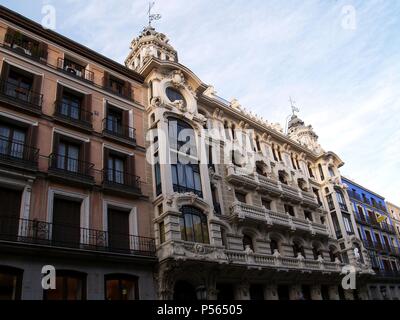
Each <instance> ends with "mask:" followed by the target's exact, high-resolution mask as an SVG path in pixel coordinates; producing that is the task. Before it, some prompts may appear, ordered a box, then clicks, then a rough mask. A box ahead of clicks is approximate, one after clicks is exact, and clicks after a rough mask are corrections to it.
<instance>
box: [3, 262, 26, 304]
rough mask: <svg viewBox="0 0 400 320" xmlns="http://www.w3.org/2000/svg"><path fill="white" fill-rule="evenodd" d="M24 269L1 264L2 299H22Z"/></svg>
mask: <svg viewBox="0 0 400 320" xmlns="http://www.w3.org/2000/svg"><path fill="white" fill-rule="evenodd" d="M22 274H23V270H20V269H17V268H11V267H3V266H0V300H20V299H21V288H22Z"/></svg>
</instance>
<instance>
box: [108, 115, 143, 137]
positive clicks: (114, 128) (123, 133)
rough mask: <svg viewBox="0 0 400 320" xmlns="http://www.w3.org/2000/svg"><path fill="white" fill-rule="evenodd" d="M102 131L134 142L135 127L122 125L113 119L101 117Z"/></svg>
mask: <svg viewBox="0 0 400 320" xmlns="http://www.w3.org/2000/svg"><path fill="white" fill-rule="evenodd" d="M103 133H106V134H108V135H111V136H114V137H118V138H122V139H127V140H130V141H132V142H136V129H135V128H132V127H129V126H126V125H123V124H121V123H120V122H117V121H114V120H113V119H109V118H105V119H103Z"/></svg>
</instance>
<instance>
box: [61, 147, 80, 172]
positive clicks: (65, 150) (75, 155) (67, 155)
mask: <svg viewBox="0 0 400 320" xmlns="http://www.w3.org/2000/svg"><path fill="white" fill-rule="evenodd" d="M79 149H80V146H79V145H76V144H73V143H70V142H67V141H61V142H60V143H59V145H58V156H57V168H58V169H62V170H66V171H71V172H78V171H79Z"/></svg>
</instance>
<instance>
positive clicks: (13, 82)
mask: <svg viewBox="0 0 400 320" xmlns="http://www.w3.org/2000/svg"><path fill="white" fill-rule="evenodd" d="M32 88H33V76H28V75H25V74H22V73H19V72H16V71H14V70H10V73H9V75H8V79H7V83H6V94H7V95H8V96H10V97H13V98H16V99H18V100H24V101H30V99H31V97H30V93H31V90H32Z"/></svg>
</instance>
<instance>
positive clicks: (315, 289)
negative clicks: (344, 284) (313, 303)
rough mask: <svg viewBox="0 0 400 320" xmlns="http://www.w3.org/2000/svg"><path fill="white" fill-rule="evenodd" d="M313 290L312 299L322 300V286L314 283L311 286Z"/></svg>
mask: <svg viewBox="0 0 400 320" xmlns="http://www.w3.org/2000/svg"><path fill="white" fill-rule="evenodd" d="M310 289H311V290H310V291H311V300H322V294H321V286H320V285H313V286H311V288H310Z"/></svg>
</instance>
